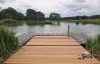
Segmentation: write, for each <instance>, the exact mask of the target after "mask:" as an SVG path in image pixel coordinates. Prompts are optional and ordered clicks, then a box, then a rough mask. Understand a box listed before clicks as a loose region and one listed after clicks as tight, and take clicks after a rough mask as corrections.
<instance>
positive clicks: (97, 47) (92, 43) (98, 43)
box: [86, 34, 100, 60]
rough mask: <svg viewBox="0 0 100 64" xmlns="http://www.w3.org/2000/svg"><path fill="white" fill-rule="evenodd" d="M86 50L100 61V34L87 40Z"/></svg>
mask: <svg viewBox="0 0 100 64" xmlns="http://www.w3.org/2000/svg"><path fill="white" fill-rule="evenodd" d="M86 49H87V50H88V51H89V52H90V53H91V54H92V55H94V56H95V57H96V58H98V59H99V60H100V34H99V35H97V36H95V37H90V38H88V39H87V41H86Z"/></svg>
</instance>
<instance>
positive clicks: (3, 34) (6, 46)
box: [0, 26, 19, 61]
mask: <svg viewBox="0 0 100 64" xmlns="http://www.w3.org/2000/svg"><path fill="white" fill-rule="evenodd" d="M18 48H19V45H18V40H17V38H16V37H15V34H14V33H13V32H11V31H9V30H8V29H7V28H6V27H4V26H0V61H3V60H4V59H5V58H7V57H9V55H10V54H12V53H14V52H15V51H16V50H17V49H18Z"/></svg>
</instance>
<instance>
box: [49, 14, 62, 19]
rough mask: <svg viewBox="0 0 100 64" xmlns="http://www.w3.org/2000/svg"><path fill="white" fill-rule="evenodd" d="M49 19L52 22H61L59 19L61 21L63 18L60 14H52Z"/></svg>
mask: <svg viewBox="0 0 100 64" xmlns="http://www.w3.org/2000/svg"><path fill="white" fill-rule="evenodd" d="M49 19H50V20H59V19H61V16H60V14H58V13H51V14H50V16H49Z"/></svg>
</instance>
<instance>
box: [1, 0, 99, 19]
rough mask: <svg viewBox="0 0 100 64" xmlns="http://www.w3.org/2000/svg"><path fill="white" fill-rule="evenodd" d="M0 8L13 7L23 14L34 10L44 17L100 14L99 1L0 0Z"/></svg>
mask: <svg viewBox="0 0 100 64" xmlns="http://www.w3.org/2000/svg"><path fill="white" fill-rule="evenodd" d="M0 7H1V8H2V9H5V8H8V7H13V8H14V9H16V10H17V11H19V12H22V13H24V14H25V12H26V10H27V9H34V10H36V11H41V12H43V13H44V14H45V15H46V17H48V16H49V14H50V13H51V12H55V13H59V14H61V16H62V17H69V16H81V15H87V16H90V15H98V14H100V0H0Z"/></svg>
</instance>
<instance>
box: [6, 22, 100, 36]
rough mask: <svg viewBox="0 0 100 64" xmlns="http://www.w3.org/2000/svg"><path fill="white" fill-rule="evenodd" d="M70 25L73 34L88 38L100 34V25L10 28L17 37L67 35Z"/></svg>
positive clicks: (73, 24) (22, 26)
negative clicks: (27, 34)
mask: <svg viewBox="0 0 100 64" xmlns="http://www.w3.org/2000/svg"><path fill="white" fill-rule="evenodd" d="M68 24H69V25H70V26H71V29H70V30H71V32H73V33H84V34H86V35H88V36H95V35H97V34H99V33H100V25H95V24H85V25H84V24H76V23H69V22H60V23H56V24H54V25H31V26H30V25H27V24H25V23H24V24H23V25H19V26H10V27H9V26H8V27H9V29H10V30H11V31H13V32H15V33H16V35H17V36H19V35H22V34H24V33H34V34H37V33H57V34H58V33H59V34H60V33H67V28H68Z"/></svg>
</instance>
